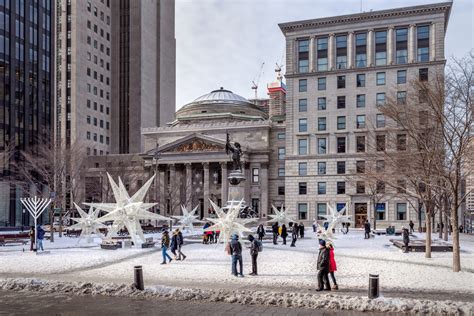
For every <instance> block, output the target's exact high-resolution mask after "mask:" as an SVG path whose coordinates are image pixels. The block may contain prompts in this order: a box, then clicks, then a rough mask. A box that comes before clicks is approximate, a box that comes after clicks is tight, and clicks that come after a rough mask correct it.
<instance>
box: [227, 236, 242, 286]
mask: <svg viewBox="0 0 474 316" xmlns="http://www.w3.org/2000/svg"><path fill="white" fill-rule="evenodd" d="M227 248H228V249H227V251H228V253H229V254H230V255H231V256H232V275H234V276H240V277H242V278H243V277H244V272H243V263H242V244H241V243H240V241H239V236H238V235H237V234H234V235H232V239H231V241H230V242H229V244H228V247H227ZM237 262H239V268H240V271H239V272H237Z"/></svg>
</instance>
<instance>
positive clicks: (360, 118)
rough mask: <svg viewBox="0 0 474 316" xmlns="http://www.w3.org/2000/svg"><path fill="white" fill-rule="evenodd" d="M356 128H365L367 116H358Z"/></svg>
mask: <svg viewBox="0 0 474 316" xmlns="http://www.w3.org/2000/svg"><path fill="white" fill-rule="evenodd" d="M356 127H357V128H365V115H357V117H356Z"/></svg>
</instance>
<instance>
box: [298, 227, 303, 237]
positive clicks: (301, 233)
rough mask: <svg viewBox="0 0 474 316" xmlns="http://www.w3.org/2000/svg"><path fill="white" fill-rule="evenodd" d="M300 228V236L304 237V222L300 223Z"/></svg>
mask: <svg viewBox="0 0 474 316" xmlns="http://www.w3.org/2000/svg"><path fill="white" fill-rule="evenodd" d="M298 228H299V229H300V238H304V225H303V223H300V225H299V226H298Z"/></svg>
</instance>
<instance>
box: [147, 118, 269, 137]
mask: <svg viewBox="0 0 474 316" xmlns="http://www.w3.org/2000/svg"><path fill="white" fill-rule="evenodd" d="M270 127H272V122H271V121H269V120H264V121H236V122H216V121H212V122H209V123H201V124H189V125H187V124H186V125H184V124H183V125H175V126H161V127H147V128H142V135H152V134H157V133H159V134H164V133H186V132H192V131H209V130H214V131H215V130H222V131H227V130H238V129H249V128H270Z"/></svg>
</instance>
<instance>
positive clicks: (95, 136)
mask: <svg viewBox="0 0 474 316" xmlns="http://www.w3.org/2000/svg"><path fill="white" fill-rule="evenodd" d="M92 139H93V140H94V141H95V142H96V141H97V133H94V134H93V137H92Z"/></svg>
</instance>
